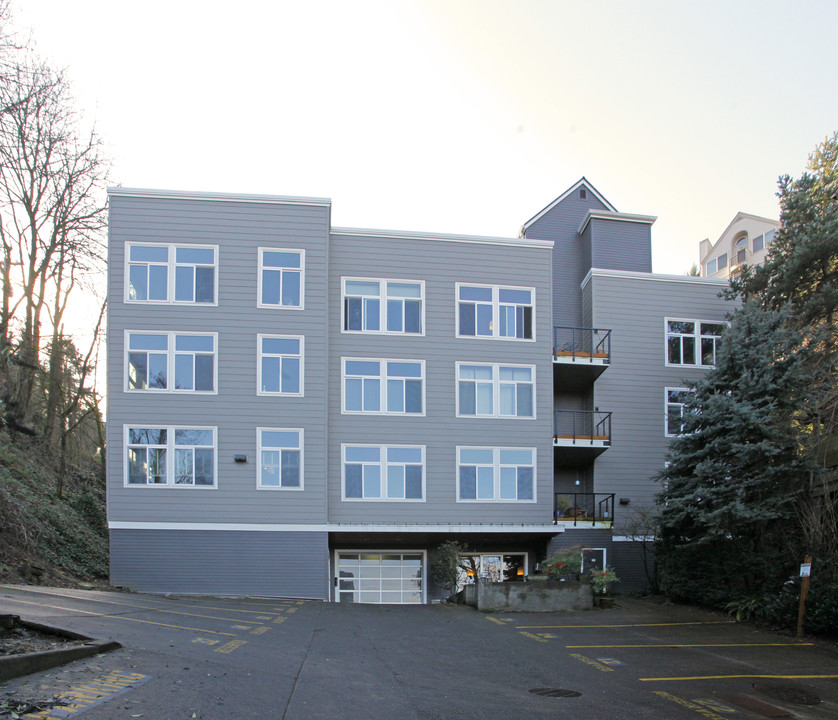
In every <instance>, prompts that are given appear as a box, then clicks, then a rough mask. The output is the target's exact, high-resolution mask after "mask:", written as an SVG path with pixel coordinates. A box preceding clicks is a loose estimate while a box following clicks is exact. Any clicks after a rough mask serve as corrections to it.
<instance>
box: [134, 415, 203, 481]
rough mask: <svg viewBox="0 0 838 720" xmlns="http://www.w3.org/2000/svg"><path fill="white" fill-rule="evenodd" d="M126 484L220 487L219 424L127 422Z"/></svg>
mask: <svg viewBox="0 0 838 720" xmlns="http://www.w3.org/2000/svg"><path fill="white" fill-rule="evenodd" d="M125 447H126V449H127V456H126V463H125V484H126V485H128V486H141V485H143V486H148V485H154V486H157V487H216V481H215V428H209V427H203V428H202V427H172V426H167V427H162V426H151V427H149V426H143V427H140V426H128V425H126V426H125Z"/></svg>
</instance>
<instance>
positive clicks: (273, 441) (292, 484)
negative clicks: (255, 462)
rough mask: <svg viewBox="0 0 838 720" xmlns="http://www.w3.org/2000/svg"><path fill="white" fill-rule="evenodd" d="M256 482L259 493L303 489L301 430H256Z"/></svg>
mask: <svg viewBox="0 0 838 720" xmlns="http://www.w3.org/2000/svg"><path fill="white" fill-rule="evenodd" d="M256 433H257V435H258V436H259V438H258V440H259V482H258V487H259V488H260V489H262V490H302V489H303V431H302V430H301V429H299V428H296V429H287V428H259V429H258V430H257V431H256Z"/></svg>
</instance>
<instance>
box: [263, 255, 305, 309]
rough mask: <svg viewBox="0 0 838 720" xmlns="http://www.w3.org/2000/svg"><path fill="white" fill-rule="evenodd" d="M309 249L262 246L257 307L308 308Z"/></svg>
mask: <svg viewBox="0 0 838 720" xmlns="http://www.w3.org/2000/svg"><path fill="white" fill-rule="evenodd" d="M305 259H306V251H305V250H299V249H292V248H266V247H260V248H259V278H258V282H257V285H258V288H257V302H256V306H257V307H260V308H283V309H287V310H302V309H303V308H304V307H305Z"/></svg>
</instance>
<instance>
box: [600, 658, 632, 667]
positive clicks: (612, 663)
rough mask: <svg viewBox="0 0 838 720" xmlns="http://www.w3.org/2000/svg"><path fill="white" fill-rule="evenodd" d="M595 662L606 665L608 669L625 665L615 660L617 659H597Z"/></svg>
mask: <svg viewBox="0 0 838 720" xmlns="http://www.w3.org/2000/svg"><path fill="white" fill-rule="evenodd" d="M596 661H597V662H601V663H602V664H603V665H608V666H609V667H617V666H619V665H625V663H624V662H623V661H622V660H617V658H597V659H596Z"/></svg>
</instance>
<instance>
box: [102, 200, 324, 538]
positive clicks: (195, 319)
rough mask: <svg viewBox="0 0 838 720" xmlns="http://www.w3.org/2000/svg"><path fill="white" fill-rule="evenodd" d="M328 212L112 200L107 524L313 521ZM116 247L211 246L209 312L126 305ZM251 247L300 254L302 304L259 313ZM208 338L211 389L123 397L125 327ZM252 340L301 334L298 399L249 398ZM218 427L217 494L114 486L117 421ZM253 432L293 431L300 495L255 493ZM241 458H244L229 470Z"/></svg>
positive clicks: (119, 474)
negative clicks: (214, 339) (212, 346)
mask: <svg viewBox="0 0 838 720" xmlns="http://www.w3.org/2000/svg"><path fill="white" fill-rule="evenodd" d="M328 231H329V210H328V208H327V207H315V206H298V205H278V204H257V203H246V202H231V201H224V202H213V201H201V200H174V199H146V198H124V197H112V198H111V227H110V258H109V263H110V273H111V276H110V287H109V318H108V364H109V367H110V372H109V385H108V444H109V448H110V452H109V457H108V503H109V518H110V519H111V520H117V521H157V522H238V523H247V522H253V523H277V522H295V523H299V522H324V521H325V516H326V453H325V445H326V432H327V427H326V423H325V422H324V409H325V406H326V399H325V394H326V391H327V381H326V374H327V367H326V352H327V336H326V301H327V295H326V263H327V253H328V237H329V236H328ZM126 242H167V243H206V244H210V245H217V246H218V247H219V266H218V268H219V269H218V273H219V281H218V306H213V307H202V306H180V305H178V306H174V305H155V304H135V303H130V304H126V303H125V302H124V300H123V298H124V288H123V278H124V262H125V257H124V248H125V243H126ZM258 247H288V248H302V249H304V250H305V251H306V254H305V273H306V274H305V296H304V302H305V309H304V310H280V309H259V308H257V307H256V303H257V274H258V254H257V248H258ZM125 329H131V330H160V331H193V332H201V331H203V332H218V356H217V360H218V394H217V395H197V394H196V395H190V394H173V393H137V392H132V393H128V392H125V391H124V390H123V387H124V382H125V375H124V373H125V367H124V366H125V356H124V330H125ZM257 333H277V334H289V335H304V336H305V370H304V372H305V388H304V389H305V396H304V397H302V398H296V397H295V398H270V397H258V396H257V394H256V390H257V387H256V386H257V375H256V369H257V347H256V336H257ZM126 423H127V424H136V425H145V424H163V425H166V424H171V425H211V426H216V427H217V428H218V431H217V432H218V435H217V436H218V447H217V462H218V466H217V476H218V489H215V490H204V489H196V488H169V487H166V488H158V487H129V488H126V487H124V486H123V473H124V462H125V460H124V455H125V451H124V448H123V425H124V424H126ZM257 427H293V428H297V427H302V428H304V431H305V432H304V440H305V446H304V484H305V490H304V491H303V492H298V491H273V490H261V491H260V490H257V489H256V483H257V480H256V477H257V471H258V468H259V459H258V457H257V454H258V452H257V439H256V428H257ZM237 454H244V455H246V456H247V463H245V464H242V463H234V461H233V456H234V455H237Z"/></svg>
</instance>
